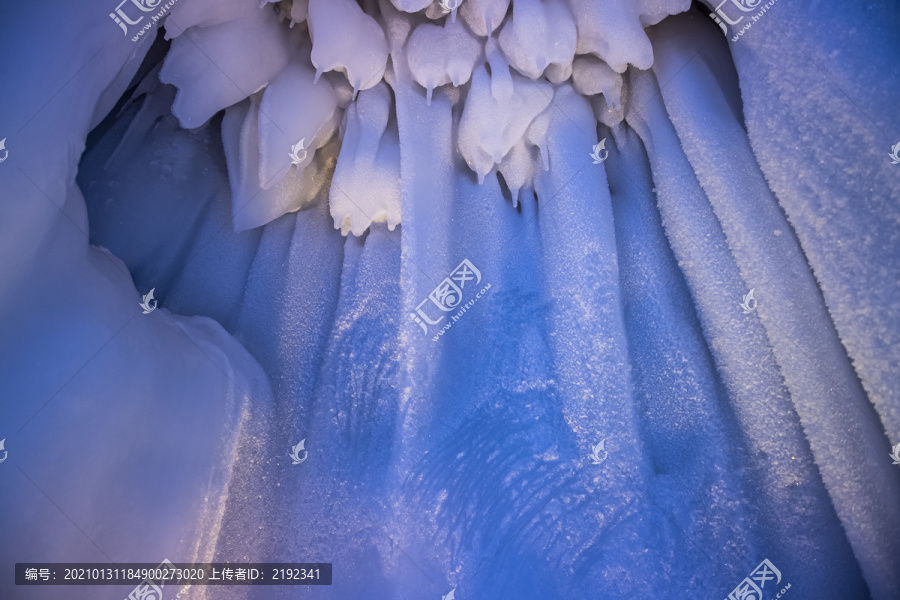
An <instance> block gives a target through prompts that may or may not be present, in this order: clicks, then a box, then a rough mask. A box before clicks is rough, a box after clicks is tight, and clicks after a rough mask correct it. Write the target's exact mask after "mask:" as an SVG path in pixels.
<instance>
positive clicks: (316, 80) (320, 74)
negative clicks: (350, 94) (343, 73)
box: [313, 67, 356, 96]
mask: <svg viewBox="0 0 900 600" xmlns="http://www.w3.org/2000/svg"><path fill="white" fill-rule="evenodd" d="M321 76H322V67H316V77H315V79H313V83H319V77H321ZM355 95H356V94H354V96H355Z"/></svg>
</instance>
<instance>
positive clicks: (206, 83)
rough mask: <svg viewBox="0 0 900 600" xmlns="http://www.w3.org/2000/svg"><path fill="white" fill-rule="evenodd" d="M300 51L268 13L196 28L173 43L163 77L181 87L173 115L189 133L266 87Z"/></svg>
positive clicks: (289, 33) (255, 13) (288, 31)
mask: <svg viewBox="0 0 900 600" xmlns="http://www.w3.org/2000/svg"><path fill="white" fill-rule="evenodd" d="M296 51H297V38H296V37H295V36H293V35H292V34H291V32H290V30H289V29H288V28H287V27H282V26H280V25H279V23H278V17H276V16H275V13H274V12H273V11H272V10H269V9H256V10H253V11H250V12H249V13H247V16H246V18H244V19H241V20H237V21H229V22H227V23H222V24H221V25H213V26H212V27H202V28H201V27H194V28H191V29H189V30H187V31H185V32H184V34H183V35H180V36H178V37H177V38H175V39H174V40H173V41H172V47H171V48H170V49H169V53H168V54H167V55H166V60H165V63H164V64H163V68H162V70H161V71H160V73H159V79H160V81H162V82H163V83H170V84H172V85H174V86H175V87H177V88H178V95H177V96H175V102H174V103H173V104H172V113H173V114H174V115H175V116H176V117H177V118H178V121H179V123H181V126H182V127H184V128H185V129H192V128H194V127H198V126H200V125H202V124H203V123H205V122H206V121H208V120H209V119H210V118H211V117H212V116H213V115H214V114H216V113H217V112H219V111H220V110H222V109H223V108H225V107H227V106H231V105H232V104H235V103H236V102H240V101H241V100H243V99H244V98H246V97H247V96H249V95H250V94H252V93H254V92H256V91H257V90H259V89H260V88H262V87H263V86H265V85H266V84H267V83H268V82H269V80H270V79H272V78H273V77H275V76H276V75H277V74H278V73H280V72H281V70H282V69H284V67H285V66H286V65H287V63H288V61H289V60H290V57H291V55H292V54H293V53H295V52H296Z"/></svg>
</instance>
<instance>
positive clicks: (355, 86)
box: [351, 81, 359, 100]
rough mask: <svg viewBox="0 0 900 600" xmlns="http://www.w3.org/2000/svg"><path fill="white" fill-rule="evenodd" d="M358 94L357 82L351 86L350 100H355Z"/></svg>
mask: <svg viewBox="0 0 900 600" xmlns="http://www.w3.org/2000/svg"><path fill="white" fill-rule="evenodd" d="M358 93H359V81H356V82H354V84H353V96H352V98H351V99H352V100H356V94H358Z"/></svg>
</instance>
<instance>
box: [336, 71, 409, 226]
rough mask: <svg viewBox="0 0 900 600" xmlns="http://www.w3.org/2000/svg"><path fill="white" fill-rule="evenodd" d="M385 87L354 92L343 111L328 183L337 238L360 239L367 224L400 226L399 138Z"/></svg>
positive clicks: (389, 97)
mask: <svg viewBox="0 0 900 600" xmlns="http://www.w3.org/2000/svg"><path fill="white" fill-rule="evenodd" d="M392 104H393V102H392V99H391V92H390V89H389V88H388V86H387V84H385V83H384V82H379V83H378V84H377V85H376V86H375V87H373V88H372V89H369V90H365V91H363V92H360V94H359V99H357V101H356V102H354V103H353V104H351V105H350V107H349V108H348V109H347V125H346V131H345V132H344V139H343V144H342V145H341V153H340V156H339V157H338V162H337V167H336V168H335V170H334V177H333V178H332V183H331V192H330V194H329V206H330V209H331V216H332V217H333V218H334V226H335V228H336V229H337V228H338V227H339V228H340V229H341V233H342V234H343V235H347V233H348V232H351V231H352V232H353V235H356V236H359V235H362V234H363V233H364V232H365V230H366V229H367V228H368V227H369V225H371V224H372V223H381V222H385V221H387V225H388V229H391V230H393V229H394V227H396V226H397V224H399V223H400V136H399V133H398V131H397V127H396V124H395V123H391V126H390V127H389V126H388V125H389V120H390V114H391V106H392Z"/></svg>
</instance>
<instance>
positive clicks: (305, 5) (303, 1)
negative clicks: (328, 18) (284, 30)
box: [291, 0, 309, 27]
mask: <svg viewBox="0 0 900 600" xmlns="http://www.w3.org/2000/svg"><path fill="white" fill-rule="evenodd" d="M308 16H309V0H293V3H292V4H291V27H293V26H294V23H302V22H303V21H305V20H306V17H308Z"/></svg>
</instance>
